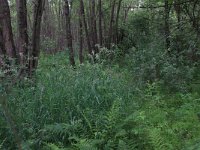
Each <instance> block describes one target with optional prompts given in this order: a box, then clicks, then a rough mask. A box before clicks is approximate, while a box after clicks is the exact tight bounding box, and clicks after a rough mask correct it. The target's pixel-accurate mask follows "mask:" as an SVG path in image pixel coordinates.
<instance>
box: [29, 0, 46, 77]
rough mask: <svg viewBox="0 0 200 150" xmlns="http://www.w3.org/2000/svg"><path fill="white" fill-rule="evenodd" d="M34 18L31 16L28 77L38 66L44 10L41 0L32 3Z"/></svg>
mask: <svg viewBox="0 0 200 150" xmlns="http://www.w3.org/2000/svg"><path fill="white" fill-rule="evenodd" d="M34 2H35V3H34V4H35V5H34V16H33V20H34V22H33V35H32V51H31V53H30V61H29V72H30V75H32V74H33V72H34V70H35V69H36V68H37V65H38V57H39V54H40V32H41V20H42V13H43V9H44V2H45V1H43V0H35V1H34Z"/></svg>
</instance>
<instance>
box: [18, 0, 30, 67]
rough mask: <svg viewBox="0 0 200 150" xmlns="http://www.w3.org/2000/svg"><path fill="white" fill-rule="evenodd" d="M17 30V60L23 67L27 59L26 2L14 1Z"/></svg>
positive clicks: (22, 0)
mask: <svg viewBox="0 0 200 150" xmlns="http://www.w3.org/2000/svg"><path fill="white" fill-rule="evenodd" d="M16 3H17V17H18V30H19V39H18V40H19V44H18V45H19V47H18V48H19V57H20V58H19V59H20V65H21V66H23V67H25V65H27V58H28V27H27V7H26V0H16Z"/></svg>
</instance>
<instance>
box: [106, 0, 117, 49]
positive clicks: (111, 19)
mask: <svg viewBox="0 0 200 150" xmlns="http://www.w3.org/2000/svg"><path fill="white" fill-rule="evenodd" d="M115 4H116V0H113V1H112V3H111V13H110V28H109V36H108V44H107V47H108V49H110V48H111V43H112V37H113V23H114V13H115Z"/></svg>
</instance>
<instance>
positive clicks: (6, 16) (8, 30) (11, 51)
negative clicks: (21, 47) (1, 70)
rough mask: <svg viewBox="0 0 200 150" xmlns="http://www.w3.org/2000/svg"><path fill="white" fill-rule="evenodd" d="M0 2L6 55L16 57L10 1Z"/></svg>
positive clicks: (0, 18) (2, 0) (0, 0)
mask: <svg viewBox="0 0 200 150" xmlns="http://www.w3.org/2000/svg"><path fill="white" fill-rule="evenodd" d="M0 4H1V5H0V20H1V22H0V24H1V27H2V35H3V39H4V46H5V51H6V55H7V56H8V57H10V58H16V51H15V45H14V40H13V32H12V26H11V17H10V9H9V5H8V1H7V0H0Z"/></svg>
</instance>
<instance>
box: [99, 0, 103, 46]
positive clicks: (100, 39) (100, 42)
mask: <svg viewBox="0 0 200 150" xmlns="http://www.w3.org/2000/svg"><path fill="white" fill-rule="evenodd" d="M99 44H100V46H102V45H103V31H102V1H101V0H99Z"/></svg>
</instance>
